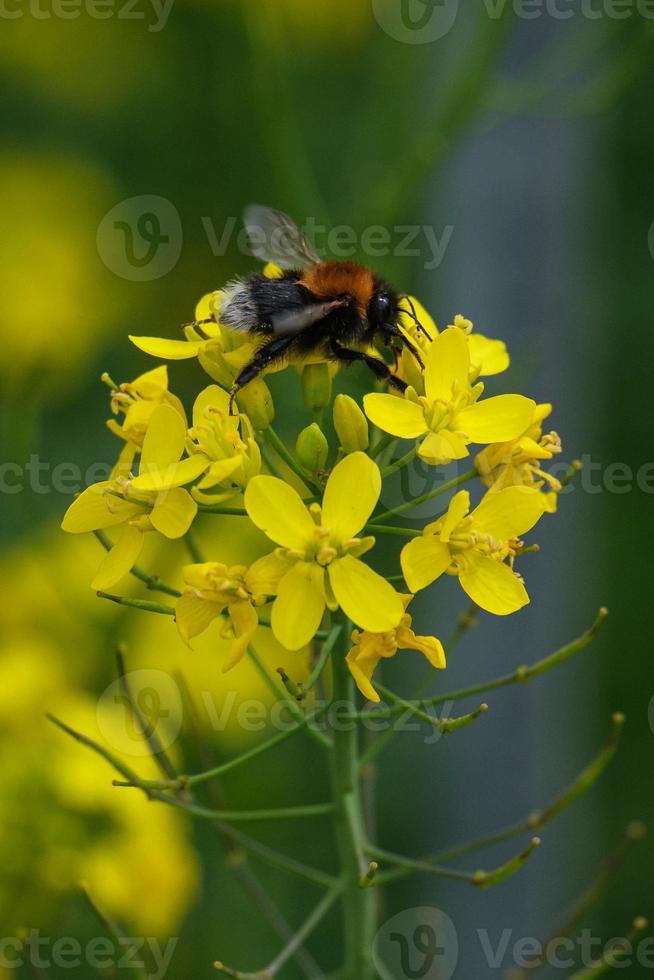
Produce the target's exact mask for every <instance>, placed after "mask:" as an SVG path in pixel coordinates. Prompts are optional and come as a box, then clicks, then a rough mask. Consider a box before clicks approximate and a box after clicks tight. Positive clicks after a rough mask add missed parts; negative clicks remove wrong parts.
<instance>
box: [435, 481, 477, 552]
mask: <svg viewBox="0 0 654 980" xmlns="http://www.w3.org/2000/svg"><path fill="white" fill-rule="evenodd" d="M469 510H470V494H469V492H468V491H467V490H459V492H458V493H455V494H454V496H453V497H452V499H451V500H450V505H449V507H448V508H447V514H446V515H445V519H444V520H443V524H442V525H441V529H440V534H439V538H440V539H441V541H444V542H446V543H447V542H448V541H449V540H450V537H451V536H452V532H453V531H454V529H455V527H456V526H457V524H460V523H461V521H462V520H463V518H464V517H465V516H466V514H467V513H468V511H469Z"/></svg>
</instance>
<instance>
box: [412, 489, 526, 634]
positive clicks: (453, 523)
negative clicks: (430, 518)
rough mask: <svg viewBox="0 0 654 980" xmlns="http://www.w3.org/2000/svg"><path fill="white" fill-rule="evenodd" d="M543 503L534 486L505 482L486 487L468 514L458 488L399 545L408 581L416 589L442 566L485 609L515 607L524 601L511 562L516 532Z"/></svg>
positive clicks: (517, 543) (517, 547) (464, 496)
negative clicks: (419, 532)
mask: <svg viewBox="0 0 654 980" xmlns="http://www.w3.org/2000/svg"><path fill="white" fill-rule="evenodd" d="M543 509H544V504H543V495H542V494H541V493H540V492H539V491H538V490H533V489H531V488H529V487H508V488H507V489H505V490H498V491H489V492H488V493H487V494H486V496H485V497H484V498H483V500H482V501H481V503H480V504H479V506H478V507H477V508H476V509H475V510H473V512H472V513H471V514H470V513H469V510H470V494H469V493H468V491H467V490H461V491H459V493H457V494H455V496H454V497H453V498H452V500H451V501H450V505H449V508H448V510H447V513H446V514H445V515H444V516H443V517H441V518H439V519H438V520H437V521H435V522H434V523H433V524H429V525H427V527H426V528H425V529H424V532H423V536H422V537H421V538H414V540H413V541H410V542H409V543H408V544H407V545H405V547H404V548H403V549H402V557H401V561H402V571H403V573H404V578H405V580H406V583H407V585H408V586H409V588H410V589H411V591H412V592H417V591H418V590H419V589H424V588H425V587H426V586H428V585H430V584H431V583H432V582H435V581H436V579H437V578H440V576H441V575H443V573H445V572H447V574H448V575H458V577H459V582H460V583H461V587H462V589H463V590H464V592H466V593H467V594H468V595H469V596H470V598H471V599H472V601H473V602H476V603H477V605H478V606H480V607H481V608H482V609H485V610H486V611H487V612H491V613H495V615H496V616H505V615H507V614H508V613H513V612H517V610H518V609H520V608H522V606H525V605H527V603H528V602H529V596H528V595H527V590H526V589H525V587H524V585H523V584H522V581H521V579H520V578H519V577H518V575H517V574H516V573H515V572H514V571H513V567H512V564H513V558H514V557H515V555H516V554H517V553H518V552H519V551H520V547H521V542H520V541H519V540H518V537H519V535H521V534H524V533H526V532H527V531H529V530H531V528H532V527H533V526H534V524H536V523H537V521H538V520H539V519H540V517H541V516H542V514H543ZM507 558H508V559H509V564H506V559H507Z"/></svg>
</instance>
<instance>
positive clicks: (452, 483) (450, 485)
mask: <svg viewBox="0 0 654 980" xmlns="http://www.w3.org/2000/svg"><path fill="white" fill-rule="evenodd" d="M478 476H479V474H478V473H477V470H475V469H472V470H467V471H466V472H465V473H462V474H461V476H457V477H455V478H454V479H453V480H449V481H448V482H447V483H443V484H442V485H441V486H438V487H434V489H433V490H428V491H427V493H423V494H421V496H419V497H413V498H412V499H411V500H407V501H406V502H405V503H403V504H398V505H397V507H392V508H391V509H390V510H385V511H384V512H383V514H376V515H375V517H373V518H372V520H371V521H370V522H369V523H370V524H378V523H379V522H380V521H385V520H387V519H388V518H389V517H397V516H398V514H404V513H406V511H408V510H413V508H414V507H419V506H420V504H424V503H427V501H428V500H434V498H436V497H440V496H442V495H443V494H445V493H449V492H450V490H455V489H456V488H457V487H458V486H461V484H462V483H469V482H470V481H471V480H474V479H475V478H476V477H478Z"/></svg>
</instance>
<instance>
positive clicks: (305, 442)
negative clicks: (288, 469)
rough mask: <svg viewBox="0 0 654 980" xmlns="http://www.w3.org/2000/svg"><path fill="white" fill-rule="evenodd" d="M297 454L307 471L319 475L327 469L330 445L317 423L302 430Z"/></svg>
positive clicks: (296, 446) (296, 448)
mask: <svg viewBox="0 0 654 980" xmlns="http://www.w3.org/2000/svg"><path fill="white" fill-rule="evenodd" d="M295 452H296V454H297V458H298V459H299V460H300V462H301V463H302V465H303V466H304V467H305V469H307V470H309V472H310V473H317V472H318V471H319V470H322V469H324V468H325V464H326V463H327V454H328V453H329V443H328V442H327V439H326V438H325V434H324V432H323V431H322V429H321V428H320V426H319V425H318V424H317V423H316V422H312V423H311V425H308V426H307V427H306V429H302V432H300V434H299V436H298V437H297V442H296V444H295Z"/></svg>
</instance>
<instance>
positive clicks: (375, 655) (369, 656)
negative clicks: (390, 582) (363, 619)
mask: <svg viewBox="0 0 654 980" xmlns="http://www.w3.org/2000/svg"><path fill="white" fill-rule="evenodd" d="M400 598H401V600H402V603H403V605H404V608H405V610H406V608H407V606H408V605H409V603H410V602H411V600H412V599H413V596H412V595H401V596H400ZM411 623H412V619H411V616H410V615H409V613H407V612H405V613H404V615H403V616H402V618H401V620H400V622H399V625H398V626H396V628H395V629H392V630H387V631H386V632H384V633H371V632H370V631H368V630H364V631H363V632H360V631H359V630H354V631H353V632H352V642H353V644H354V645H353V647H352V649H351V650H350V652H349V653H348V655H347V665H348V667H349V668H350V672H351V674H352V676H353V677H354V680H355V682H356V685H357V687H358V688H359V690H360V691H361V693H362V694H363V696H364V698H367V699H368V700H369V701H379V700H380V698H379V695H378V694H377V691H376V690H375V688H374V687H373V685H372V676H373V674H374V672H375V670H376V668H377V665H378V663H379V661H380V660H384V659H388V658H389V657H394V656H395V654H396V653H397V651H398V650H419V651H420V653H422V654H423V655H424V656H425V657H426V658H427V660H428V661H429V663H430V664H431V665H432V667H436V668H438V669H440V670H442V669H443V668H444V667H445V666H446V664H445V651H444V649H443V644H442V643H441V641H440V640H438V639H437V638H436V637H435V636H416V634H415V633H414V631H413V629H412V626H411Z"/></svg>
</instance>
